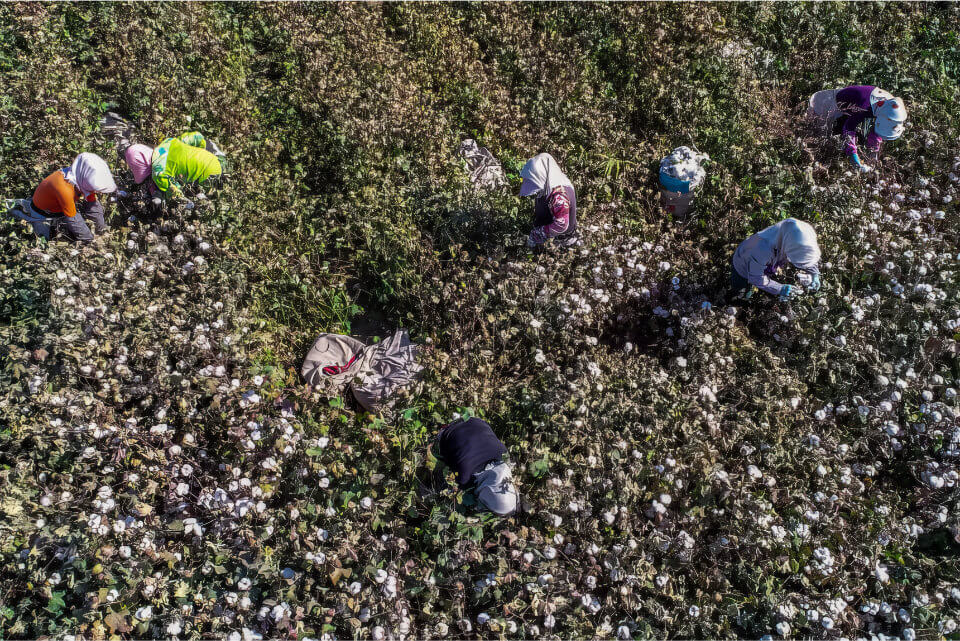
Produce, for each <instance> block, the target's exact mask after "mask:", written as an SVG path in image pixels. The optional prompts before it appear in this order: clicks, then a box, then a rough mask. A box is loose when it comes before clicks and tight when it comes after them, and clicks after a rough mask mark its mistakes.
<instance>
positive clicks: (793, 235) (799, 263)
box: [776, 218, 820, 269]
mask: <svg viewBox="0 0 960 641" xmlns="http://www.w3.org/2000/svg"><path fill="white" fill-rule="evenodd" d="M778 232H779V233H778V234H777V243H776V247H777V250H778V252H779V253H780V255H781V256H784V257H785V258H786V259H787V260H789V261H790V263H791V264H792V265H793V266H794V267H796V268H798V269H807V268H810V267H816V265H817V263H819V262H820V245H818V244H817V232H815V231H814V230H813V227H812V226H811V225H810V223H805V222H803V221H802V220H797V219H796V218H787V219H786V220H784V221H783V222H782V223H781V224H780V228H779V230H778Z"/></svg>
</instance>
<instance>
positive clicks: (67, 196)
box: [32, 152, 117, 243]
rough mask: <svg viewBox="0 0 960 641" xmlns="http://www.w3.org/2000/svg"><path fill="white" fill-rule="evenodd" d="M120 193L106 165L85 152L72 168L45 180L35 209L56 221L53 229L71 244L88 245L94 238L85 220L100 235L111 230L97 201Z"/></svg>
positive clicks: (34, 198)
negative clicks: (98, 197)
mask: <svg viewBox="0 0 960 641" xmlns="http://www.w3.org/2000/svg"><path fill="white" fill-rule="evenodd" d="M116 190H117V184H116V183H115V182H114V180H113V175H112V174H111V173H110V168H109V167H108V166H107V163H106V161H104V159H103V158H101V157H100V156H98V155H96V154H91V153H87V152H84V153H82V154H80V155H78V156H77V157H76V159H74V161H73V163H72V164H71V165H70V166H69V167H64V168H63V169H58V170H57V171H55V172H53V173H52V174H50V175H49V176H47V177H46V178H44V179H43V181H42V182H41V183H40V185H39V186H38V187H37V189H36V191H35V192H33V201H32V205H33V208H34V209H35V210H37V211H38V212H39V213H41V214H43V215H44V216H47V217H48V218H53V219H55V220H54V221H51V229H56V230H57V231H58V232H62V233H63V234H64V235H65V236H66V237H67V238H69V239H70V240H75V241H80V242H85V243H87V242H90V241H92V240H93V234H92V233H91V232H90V228H89V227H88V226H87V223H86V222H84V219H87V220H90V221H93V222H94V224H95V225H96V230H97V233H98V234H99V233H103V232H104V231H106V230H107V224H106V222H104V219H103V215H104V211H103V205H101V204H100V202H99V201H98V200H97V194H109V193H113V192H115V191H116ZM77 212H79V213H80V214H81V215H80V216H78V215H77Z"/></svg>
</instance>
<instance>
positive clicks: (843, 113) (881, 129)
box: [833, 85, 907, 173]
mask: <svg viewBox="0 0 960 641" xmlns="http://www.w3.org/2000/svg"><path fill="white" fill-rule="evenodd" d="M836 108H837V111H838V112H839V113H838V117H837V119H836V121H835V122H834V125H833V133H834V134H842V135H843V138H844V141H845V145H844V149H843V151H844V153H845V154H846V155H847V156H849V157H850V162H851V163H852V164H853V166H854V167H856V168H857V169H858V170H859V171H860V172H862V173H866V172H868V171H870V166H869V165H865V164H864V163H863V162H862V161H861V160H860V154H859V152H858V150H857V128H858V127H859V126H860V123H862V122H863V121H864V120H867V119H872V120H873V123H872V126H871V127H870V130H869V131H868V132H867V141H866V142H867V149H869V150H870V152H871V156H872V158H873V159H874V160H876V158H877V157H878V156H879V154H880V144H881V142H882V141H884V140H896V139H897V138H899V137H900V135H901V134H902V133H903V126H904V123H905V122H906V121H907V107H906V105H905V104H904V102H903V99H902V98H895V97H893V96H892V95H891V94H889V93H888V92H886V91H884V90H883V89H881V88H880V87H874V86H872V85H853V86H850V87H846V88H844V89H838V90H837V92H836Z"/></svg>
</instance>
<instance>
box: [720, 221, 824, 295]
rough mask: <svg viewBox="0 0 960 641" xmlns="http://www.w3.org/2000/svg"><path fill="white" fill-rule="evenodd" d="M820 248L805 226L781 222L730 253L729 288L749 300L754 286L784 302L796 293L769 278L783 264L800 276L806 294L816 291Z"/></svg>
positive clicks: (775, 273) (818, 287) (818, 277)
mask: <svg viewBox="0 0 960 641" xmlns="http://www.w3.org/2000/svg"><path fill="white" fill-rule="evenodd" d="M819 262H820V246H819V245H818V244H817V233H816V232H815V231H814V230H813V227H811V226H810V224H809V223H805V222H803V221H802V220H797V219H796V218H787V219H786V220H781V221H780V222H779V223H776V224H775V225H771V226H769V227H767V228H766V229H764V230H763V231H761V232H758V233H756V234H754V235H753V236H750V237H749V238H747V239H746V240H745V241H743V242H742V243H740V246H739V247H737V251H735V252H734V254H733V272H732V273H731V275H730V286H731V288H732V289H733V290H734V291H735V292H738V293H745V294H746V297H747V298H749V296H750V294H752V292H753V289H752V288H753V287H757V288H759V289H762V290H763V291H765V292H767V293H768V294H773V295H774V296H778V297H779V298H780V300H787V299H788V298H790V297H791V296H792V295H794V294H795V293H797V292H798V291H799V290H798V288H796V287H795V286H793V285H784V284H781V283H779V282H777V281H776V280H774V279H773V277H774V276H776V275H777V272H779V271H780V268H781V267H784V266H785V265H786V264H787V263H790V264H791V265H793V266H794V267H796V268H797V269H799V270H800V271H802V272H803V273H804V274H803V275H802V276H801V277H800V278H801V280H802V281H807V282H806V287H807V289H808V290H810V291H817V290H818V289H820V268H819V266H818V264H819Z"/></svg>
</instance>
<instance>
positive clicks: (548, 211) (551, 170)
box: [520, 154, 577, 247]
mask: <svg viewBox="0 0 960 641" xmlns="http://www.w3.org/2000/svg"><path fill="white" fill-rule="evenodd" d="M520 176H521V178H523V183H521V185H520V197H521V198H525V197H527V196H532V197H534V198H535V201H534V211H533V231H531V232H530V236H529V237H528V238H527V246H529V247H537V246H538V245H542V244H544V243H545V242H547V241H548V240H550V239H551V238H555V239H556V240H557V242H559V243H562V244H564V245H570V244H573V243H575V242H576V232H577V193H576V191H575V190H574V188H573V183H571V182H570V179H569V178H567V175H566V174H564V173H563V171H562V170H561V169H560V165H558V164H557V161H556V160H554V159H553V156H551V155H550V154H537V155H536V156H534V157H533V158H531V159H530V160H528V161H527V162H526V164H525V165H524V166H523V169H521V170H520Z"/></svg>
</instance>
